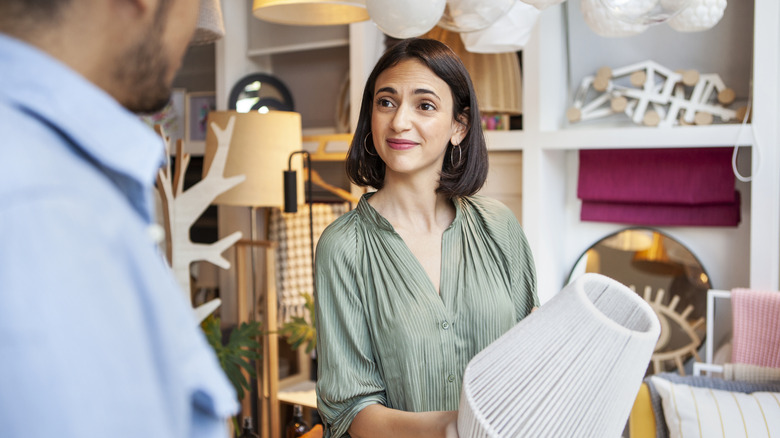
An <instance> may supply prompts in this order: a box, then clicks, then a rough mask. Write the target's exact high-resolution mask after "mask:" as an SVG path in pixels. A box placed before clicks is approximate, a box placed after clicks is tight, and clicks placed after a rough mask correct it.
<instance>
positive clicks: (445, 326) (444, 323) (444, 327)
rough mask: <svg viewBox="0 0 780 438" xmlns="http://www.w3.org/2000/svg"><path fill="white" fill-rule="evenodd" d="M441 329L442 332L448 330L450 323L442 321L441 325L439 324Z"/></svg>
mask: <svg viewBox="0 0 780 438" xmlns="http://www.w3.org/2000/svg"><path fill="white" fill-rule="evenodd" d="M441 328H443V329H444V330H448V329H449V328H450V323H448V322H447V321H444V322H443V323H441Z"/></svg>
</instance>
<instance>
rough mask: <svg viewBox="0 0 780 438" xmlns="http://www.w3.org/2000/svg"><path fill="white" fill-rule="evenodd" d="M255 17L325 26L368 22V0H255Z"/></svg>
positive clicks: (295, 23) (274, 21) (253, 10)
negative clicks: (366, 0)
mask: <svg viewBox="0 0 780 438" xmlns="http://www.w3.org/2000/svg"><path fill="white" fill-rule="evenodd" d="M252 12H253V14H254V15H255V17H257V18H259V19H261V20H265V21H270V22H272V23H279V24H293V25H299V26H324V25H332V24H349V23H356V22H358V21H366V20H368V19H369V18H370V17H369V16H368V10H366V2H365V0H254V4H253V6H252Z"/></svg>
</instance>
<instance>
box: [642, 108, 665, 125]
mask: <svg viewBox="0 0 780 438" xmlns="http://www.w3.org/2000/svg"><path fill="white" fill-rule="evenodd" d="M642 123H644V124H645V126H658V124H659V123H661V116H659V115H658V113H657V112H655V111H653V110H649V111H647V112H645V117H644V118H643V119H642Z"/></svg>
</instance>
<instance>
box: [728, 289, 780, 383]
mask: <svg viewBox="0 0 780 438" xmlns="http://www.w3.org/2000/svg"><path fill="white" fill-rule="evenodd" d="M731 312H732V325H733V332H734V335H733V338H732V352H731V362H733V363H743V364H749V365H757V366H761V367H772V368H780V292H774V291H772V292H769V291H757V290H750V289H734V290H732V291H731Z"/></svg>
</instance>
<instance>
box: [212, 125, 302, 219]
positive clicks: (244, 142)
mask: <svg viewBox="0 0 780 438" xmlns="http://www.w3.org/2000/svg"><path fill="white" fill-rule="evenodd" d="M231 117H235V118H236V121H235V125H234V128H233V135H232V137H231V140H230V148H229V149H228V155H227V160H226V163H225V171H224V176H225V177H231V176H235V175H245V176H246V180H244V182H242V183H241V184H238V185H237V186H235V187H233V188H232V189H230V190H228V191H226V192H224V193H222V194H221V195H219V196H218V197H217V198H216V199H215V200H214V204H218V205H233V206H244V207H281V206H282V205H284V189H283V182H282V181H283V179H282V178H283V177H282V171H283V170H287V163H288V159H289V156H290V154H291V153H292V152H294V151H298V150H300V149H301V147H302V145H301V143H302V134H301V115H300V114H298V113H294V112H287V111H269V112H268V113H265V114H261V113H258V112H250V113H239V112H237V111H212V112H210V113H209V115H208V124H209V125H211V123H216V124H217V125H218V126H219V127H220V128H222V129H225V127H226V126H227V124H228V121H229V120H230V118H231ZM216 149H217V136H216V134H214V132H213V130H212V129H209V130H208V133H207V134H206V152H205V155H204V157H203V158H204V163H203V164H204V165H203V168H204V172H207V171H208V168H209V166H210V165H211V161H212V160H213V159H214V154H215V152H216ZM299 162H300V160H298V161H297V163H299ZM295 163H296V161H294V162H293V165H294V166H295ZM299 174H301V175H302V172H299ZM298 187H299V188H300V189H299V190H300V192H299V193H298V199H304V198H303V184H302V183H301V182H300V181H299V184H298Z"/></svg>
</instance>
